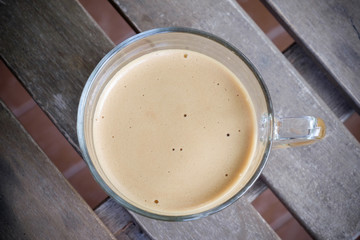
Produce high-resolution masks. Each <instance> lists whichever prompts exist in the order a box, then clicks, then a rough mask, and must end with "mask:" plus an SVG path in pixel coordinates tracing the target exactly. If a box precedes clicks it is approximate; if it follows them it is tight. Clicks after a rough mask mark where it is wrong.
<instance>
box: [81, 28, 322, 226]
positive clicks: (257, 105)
mask: <svg viewBox="0 0 360 240" xmlns="http://www.w3.org/2000/svg"><path fill="white" fill-rule="evenodd" d="M165 49H183V50H185V51H193V52H198V53H201V54H204V55H206V56H208V57H210V58H212V59H215V60H217V61H218V62H220V63H221V64H223V65H224V66H225V67H226V68H227V69H229V70H230V71H231V72H232V73H233V74H235V76H236V77H237V79H241V80H239V81H241V84H242V86H243V87H244V88H245V89H246V91H247V93H248V96H249V97H250V99H251V102H252V104H253V107H254V112H255V117H256V118H255V119H256V122H255V123H254V124H255V125H256V127H257V131H256V136H255V142H256V144H255V146H254V151H253V154H252V157H251V159H250V161H249V164H248V165H247V167H246V171H245V170H244V171H243V172H242V173H241V181H239V183H236V184H235V185H234V187H233V189H234V190H232V191H231V192H230V193H227V195H226V196H222V197H221V198H220V199H221V200H219V201H220V202H219V201H217V202H216V204H210V205H208V207H201V208H199V210H192V211H190V212H186V211H184V213H181V212H180V213H175V214H174V213H167V212H158V211H156V210H153V209H152V208H149V207H145V206H141V205H139V204H137V203H136V202H134V201H132V200H131V199H129V198H128V197H127V196H125V195H124V193H121V192H120V190H119V189H118V188H117V186H115V185H114V184H113V182H112V181H111V179H110V178H109V177H108V176H107V174H106V172H105V171H104V169H103V168H102V163H101V159H98V156H97V152H96V150H95V146H94V120H95V118H96V117H95V109H96V106H97V103H98V101H99V98H100V95H101V93H102V92H103V90H104V88H105V87H106V85H107V84H108V82H109V81H110V80H111V79H112V77H113V76H114V75H115V74H116V73H117V72H118V71H119V70H120V69H122V68H123V67H124V66H126V65H127V64H128V63H130V62H132V61H133V60H135V59H138V58H139V57H141V56H144V55H146V54H149V53H152V52H155V51H158V50H165ZM184 57H186V56H185V55H184ZM124 117H125V116H124ZM184 117H185V115H184ZM96 120H97V119H96ZM77 133H78V140H79V144H80V148H81V151H82V154H83V157H84V159H85V161H86V162H87V164H88V166H89V168H90V171H91V173H92V175H93V176H94V178H95V179H96V181H97V182H98V183H99V184H100V185H101V186H102V188H103V189H104V190H105V191H106V192H107V193H108V194H109V195H110V196H111V197H112V198H114V199H115V200H116V201H117V202H119V203H120V204H121V205H122V206H124V207H126V208H127V209H129V210H131V211H134V212H136V213H139V214H141V215H144V216H147V217H150V218H155V219H160V220H167V221H186V220H192V219H198V218H201V217H205V216H208V215H210V214H213V213H215V212H218V211H220V210H222V209H224V208H225V207H227V206H229V205H230V204H232V203H233V202H235V201H236V200H237V199H238V198H240V197H241V196H242V195H244V193H245V192H246V191H247V190H248V189H249V188H250V187H251V186H252V185H253V184H254V182H255V181H256V180H257V178H258V177H259V176H260V174H261V172H262V170H263V169H264V166H265V164H266V162H267V159H268V156H269V153H270V150H271V148H282V147H291V146H299V145H305V144H310V143H313V142H314V141H317V140H319V139H321V138H323V137H324V135H325V125H324V122H323V121H322V120H321V119H319V118H315V117H310V116H306V117H300V118H276V117H274V112H273V108H272V104H271V99H270V95H269V92H268V90H267V87H266V86H265V83H264V81H263V80H262V77H261V76H260V74H259V72H258V71H257V70H256V68H255V67H254V65H253V64H252V63H251V62H250V61H249V59H247V58H246V57H245V56H244V54H242V53H241V52H240V51H239V50H238V49H236V48H235V47H233V46H232V45H230V44H229V43H227V42H226V41H224V40H222V39H220V38H218V37H216V36H214V35H211V34H209V33H206V32H203V31H199V30H195V29H189V28H161V29H153V30H149V31H146V32H143V33H140V34H138V35H135V36H133V37H131V38H129V39H128V40H126V41H124V42H122V43H121V44H119V45H118V46H116V47H115V48H114V49H113V50H111V51H110V52H109V53H108V54H107V55H106V56H105V57H104V58H103V59H102V60H101V61H100V62H99V64H98V65H97V66H96V68H95V69H94V71H93V72H92V74H91V75H90V77H89V79H88V81H87V83H86V85H85V87H84V90H83V92H82V95H81V99H80V104H79V109H78V118H77ZM149 144H151V143H149ZM172 150H173V151H174V150H175V149H172ZM180 150H181V151H182V149H180ZM139 151H141V149H139ZM119 157H124V158H125V157H126V156H119ZM195 160H196V159H194V161H195ZM226 175H227V174H226ZM152 204H158V200H155V203H152Z"/></svg>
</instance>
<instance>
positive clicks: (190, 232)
mask: <svg viewBox="0 0 360 240" xmlns="http://www.w3.org/2000/svg"><path fill="white" fill-rule="evenodd" d="M132 215H133V216H134V217H135V219H137V221H139V222H141V223H142V224H143V227H144V230H145V231H147V232H148V234H149V236H150V237H151V238H153V239H164V240H166V239H173V240H182V239H279V237H278V236H277V235H276V234H275V232H274V231H273V230H272V229H271V228H269V226H268V225H267V223H266V222H265V220H264V219H263V218H262V217H261V216H260V214H259V213H258V212H257V211H256V209H255V208H254V207H253V206H252V205H251V204H249V203H248V202H247V201H246V200H245V199H240V200H238V201H237V202H235V203H234V204H233V205H231V207H228V208H226V209H224V210H222V211H221V212H218V213H216V214H213V215H211V216H208V217H206V218H201V219H199V220H194V221H190V222H163V221H158V220H152V219H149V218H146V217H143V216H140V215H138V214H135V213H132Z"/></svg>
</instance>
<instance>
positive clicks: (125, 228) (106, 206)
mask: <svg viewBox="0 0 360 240" xmlns="http://www.w3.org/2000/svg"><path fill="white" fill-rule="evenodd" d="M95 213H96V214H97V215H98V217H99V218H100V219H101V221H103V223H104V224H105V225H106V226H107V227H108V228H109V230H110V231H111V232H112V233H113V234H114V236H115V237H116V239H118V240H120V239H138V240H147V239H150V238H149V236H148V235H147V234H146V233H145V232H143V230H142V229H141V227H140V226H139V225H138V223H137V222H136V221H134V218H133V217H132V216H131V215H130V214H129V212H128V211H127V210H126V209H125V208H123V207H122V206H121V205H120V204H118V203H117V202H115V201H114V200H113V199H112V198H108V199H107V200H106V201H105V202H104V203H103V204H101V205H100V206H99V207H98V208H97V209H96V210H95Z"/></svg>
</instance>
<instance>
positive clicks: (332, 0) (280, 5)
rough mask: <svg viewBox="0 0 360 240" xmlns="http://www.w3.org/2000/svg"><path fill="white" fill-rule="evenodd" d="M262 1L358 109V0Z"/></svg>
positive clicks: (359, 97) (359, 7)
mask: <svg viewBox="0 0 360 240" xmlns="http://www.w3.org/2000/svg"><path fill="white" fill-rule="evenodd" d="M263 2H264V3H265V5H266V6H268V7H269V9H271V10H272V11H273V12H274V13H275V15H276V16H277V17H278V18H279V20H280V21H281V22H282V23H283V24H284V25H285V27H286V28H287V30H288V31H289V32H290V33H291V35H292V36H293V37H294V38H295V40H296V41H297V42H298V43H299V44H301V45H302V46H303V47H304V48H305V49H306V50H307V51H308V52H309V53H310V55H311V56H312V57H313V58H314V59H315V60H316V62H318V63H319V64H321V66H322V67H323V68H324V69H325V70H326V72H327V73H329V76H331V79H332V80H335V81H336V83H338V85H339V86H340V87H341V88H342V89H343V90H344V92H345V93H346V94H347V95H348V96H349V97H350V98H351V100H352V102H353V103H354V105H355V107H356V109H357V111H360V78H359V76H360V15H359V13H360V1H358V0H342V1H338V0H313V1H296V0H290V1H289V0H263Z"/></svg>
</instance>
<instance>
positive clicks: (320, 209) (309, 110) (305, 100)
mask: <svg viewBox="0 0 360 240" xmlns="http://www.w3.org/2000/svg"><path fill="white" fill-rule="evenodd" d="M115 3H117V4H118V5H119V8H120V9H121V11H123V13H124V14H126V15H127V16H128V18H129V19H130V20H131V21H132V22H133V25H134V26H136V27H137V28H138V29H139V30H141V31H144V30H147V29H150V28H156V27H168V26H186V27H193V28H198V29H202V30H205V31H208V32H212V33H214V34H216V35H218V36H220V37H222V38H224V39H226V40H228V41H229V42H230V43H232V44H234V45H235V46H236V47H238V48H239V49H240V50H241V51H242V52H244V53H245V54H246V55H247V56H248V57H249V58H250V60H251V61H252V62H253V63H254V64H255V66H257V68H258V69H259V71H260V73H261V75H262V76H263V77H264V80H265V82H266V84H267V86H268V88H269V91H270V93H271V96H272V100H273V105H274V109H275V111H276V113H277V115H281V116H301V115H315V116H318V117H321V118H323V119H324V120H325V122H326V124H327V136H326V138H325V139H323V140H322V141H320V142H318V143H316V144H315V145H311V146H306V147H300V148H293V149H281V150H276V151H275V150H274V151H272V154H271V157H270V159H269V163H268V165H267V167H266V168H265V171H264V173H263V178H264V179H265V181H266V182H267V183H268V184H269V186H270V187H271V188H272V190H273V191H274V192H275V193H276V194H277V195H278V197H280V198H281V199H282V201H283V202H284V203H285V204H286V205H287V207H288V208H289V209H290V210H291V211H292V212H293V214H294V215H295V216H296V217H297V218H298V219H299V220H300V221H301V223H302V224H303V225H304V226H305V227H306V229H307V230H308V231H309V232H310V233H311V234H312V235H313V236H314V237H316V238H323V239H344V238H345V239H346V238H351V237H353V236H355V235H356V234H358V232H359V231H360V208H359V202H360V191H359V186H360V161H359V159H360V145H359V143H358V142H357V141H356V140H355V139H354V137H353V136H352V135H351V134H350V133H349V132H348V131H347V130H346V129H345V127H344V126H343V124H342V123H341V122H340V120H339V119H338V118H337V117H336V116H335V115H334V113H333V112H332V111H331V110H330V109H329V107H327V106H326V104H325V103H324V102H323V101H322V100H321V99H320V98H319V97H318V95H317V94H316V93H315V92H314V91H313V90H312V89H311V88H310V86H309V85H308V83H306V81H305V80H304V79H303V78H302V77H301V76H300V75H299V73H298V72H297V71H296V70H295V69H294V67H293V66H292V65H291V64H290V63H289V62H288V61H287V59H286V58H285V57H284V56H283V55H282V54H281V53H280V52H279V51H278V50H277V49H276V48H275V46H274V45H273V44H272V43H271V42H270V40H269V39H268V38H267V37H266V36H265V35H264V33H262V32H261V31H260V29H259V28H258V27H257V26H256V25H255V23H254V22H253V21H252V20H251V19H250V18H249V16H248V15H247V14H246V13H245V12H244V11H243V10H242V9H241V8H240V7H239V6H238V5H236V3H235V2H234V1H231V0H227V1H215V0H214V1H191V0H188V1H181V2H180V1H162V0H158V1H152V2H151V4H150V3H146V2H142V1H125V0H122V1H120V0H116V1H115Z"/></svg>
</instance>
